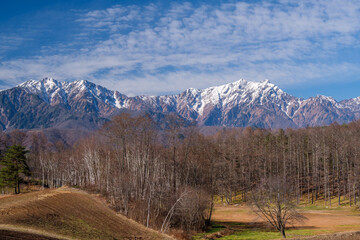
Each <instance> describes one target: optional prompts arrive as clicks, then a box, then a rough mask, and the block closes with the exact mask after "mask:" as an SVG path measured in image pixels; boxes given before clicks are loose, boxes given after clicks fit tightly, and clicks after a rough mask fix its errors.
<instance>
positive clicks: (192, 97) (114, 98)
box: [0, 78, 360, 129]
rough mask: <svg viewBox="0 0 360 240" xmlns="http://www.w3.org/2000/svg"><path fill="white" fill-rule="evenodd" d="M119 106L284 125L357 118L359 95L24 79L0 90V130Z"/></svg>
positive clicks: (95, 120) (102, 117) (83, 119)
mask: <svg viewBox="0 0 360 240" xmlns="http://www.w3.org/2000/svg"><path fill="white" fill-rule="evenodd" d="M121 111H135V112H147V113H149V114H150V115H152V116H153V117H154V119H156V120H159V121H160V120H161V119H163V118H162V116H163V115H164V114H168V113H175V114H177V115H178V116H180V117H182V118H184V119H186V120H189V121H195V122H197V124H198V125H200V126H228V127H245V126H255V127H263V128H287V127H293V128H297V127H305V126H320V125H328V124H331V123H333V122H338V123H347V122H350V121H353V120H355V119H358V118H360V97H358V98H354V99H349V100H344V101H341V102H337V101H335V100H334V99H333V98H331V97H326V96H321V95H319V96H316V97H311V98H309V99H301V98H296V97H294V96H292V95H290V94H288V93H286V92H284V91H282V90H281V89H280V88H278V87H277V86H275V85H274V84H272V83H270V82H269V81H267V80H265V81H262V82H249V81H245V80H239V81H237V82H234V83H229V84H225V85H221V86H217V87H210V88H206V89H201V90H199V89H193V88H190V89H187V90H185V91H184V92H181V93H179V94H176V95H166V96H136V97H128V96H126V95H124V94H121V93H119V92H118V91H111V90H108V89H106V88H104V87H102V86H100V85H96V84H94V83H91V82H89V81H85V80H81V81H74V82H71V83H68V82H59V81H56V80H54V79H52V78H44V79H42V80H40V81H34V80H30V81H27V82H24V83H22V84H20V85H18V86H16V87H14V88H11V89H8V90H3V91H1V92H0V125H1V127H2V129H14V128H20V129H34V128H49V127H65V128H78V127H79V128H88V129H96V128H98V127H99V126H101V125H102V124H103V123H104V122H106V121H108V119H110V118H111V117H112V116H114V115H116V114H118V113H120V112H121Z"/></svg>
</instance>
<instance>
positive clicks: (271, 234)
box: [219, 229, 332, 240]
mask: <svg viewBox="0 0 360 240" xmlns="http://www.w3.org/2000/svg"><path fill="white" fill-rule="evenodd" d="M285 233H286V236H287V238H293V237H305V236H314V235H318V234H325V233H332V232H331V231H326V230H307V229H290V230H287V231H286V232H285ZM279 238H282V236H281V234H280V233H279V232H277V231H266V230H263V229H248V230H243V231H238V232H235V233H234V234H231V235H228V236H224V237H222V238H219V239H224V240H225V239H228V240H230V239H231V240H240V239H247V240H260V239H264V240H266V239H279Z"/></svg>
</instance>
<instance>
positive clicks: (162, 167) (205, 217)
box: [1, 114, 360, 232]
mask: <svg viewBox="0 0 360 240" xmlns="http://www.w3.org/2000/svg"><path fill="white" fill-rule="evenodd" d="M11 144H22V145H27V146H29V147H28V148H29V151H30V152H29V153H28V165H29V167H30V169H31V172H32V177H31V179H33V181H34V180H36V181H37V182H38V183H39V184H41V185H42V186H43V187H50V188H54V187H60V186H62V185H64V184H66V185H71V186H77V187H80V188H84V189H87V190H91V191H94V192H98V193H101V194H102V195H103V196H105V197H106V199H107V200H108V201H109V203H110V204H111V206H113V208H114V209H116V210H117V211H119V212H121V213H123V214H124V215H127V216H129V217H131V218H133V219H135V220H137V221H140V222H142V223H143V224H144V225H145V226H149V227H152V228H156V229H160V230H162V231H164V232H166V231H167V230H168V229H169V228H181V229H184V230H195V229H200V228H202V227H204V226H205V224H206V223H207V222H209V220H210V218H211V212H212V207H213V203H214V199H217V200H218V201H220V200H221V201H223V202H225V203H232V201H233V200H234V198H235V197H236V198H241V199H242V200H243V201H247V200H248V199H249V197H250V196H251V192H252V190H253V189H255V188H256V186H257V185H258V184H260V183H261V182H264V181H266V180H267V179H270V178H272V177H277V178H281V179H283V181H284V182H286V183H289V185H291V186H292V191H293V192H294V194H293V196H294V201H295V202H298V203H299V202H300V201H304V200H305V201H307V202H309V203H313V202H314V201H316V200H318V199H323V200H324V201H325V204H327V205H331V204H334V201H333V202H332V203H331V201H330V199H331V198H332V199H334V198H336V199H337V204H340V201H341V200H343V199H347V200H348V204H350V205H355V204H358V203H359V201H360V200H359V193H360V185H359V176H360V122H359V121H358V122H353V123H350V124H348V125H342V126H340V125H338V124H332V125H330V126H327V127H309V128H305V129H287V130H281V129H280V130H270V129H253V128H251V127H248V128H245V129H239V128H236V129H223V130H220V131H218V132H217V133H216V134H215V135H213V136H204V135H202V134H200V133H199V130H198V129H197V128H196V127H194V126H187V127H185V125H184V123H183V122H182V121H181V120H179V119H177V118H175V117H169V118H168V119H167V125H166V126H165V127H164V126H163V127H159V126H157V125H156V124H155V123H154V122H153V121H152V120H151V119H150V118H148V117H146V116H145V117H144V116H141V117H139V116H131V115H130V114H122V115H119V116H117V117H115V118H114V119H113V120H112V121H111V122H109V123H107V124H105V125H104V126H103V128H102V129H101V130H99V131H97V132H96V133H94V134H92V135H91V136H89V137H87V138H86V139H82V140H81V141H78V142H77V143H76V144H75V145H74V146H73V147H71V148H69V147H65V146H64V145H63V144H62V143H61V142H59V143H55V144H51V143H49V142H48V141H47V139H46V137H45V136H44V135H43V134H41V132H38V133H33V134H32V135H31V136H27V137H25V134H24V133H23V132H21V131H13V132H12V133H10V134H5V133H2V135H1V151H2V152H4V150H5V149H6V147H7V146H10V145H11Z"/></svg>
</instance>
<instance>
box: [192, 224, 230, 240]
mask: <svg viewBox="0 0 360 240" xmlns="http://www.w3.org/2000/svg"><path fill="white" fill-rule="evenodd" d="M225 228H226V227H225V226H223V225H220V224H216V223H213V224H211V227H210V228H208V229H207V230H206V231H205V232H203V233H198V234H196V235H195V236H193V237H192V239H193V240H201V239H204V237H205V236H207V235H209V234H212V233H216V232H220V231H221V230H224V229H225Z"/></svg>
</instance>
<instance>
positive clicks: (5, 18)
mask: <svg viewBox="0 0 360 240" xmlns="http://www.w3.org/2000/svg"><path fill="white" fill-rule="evenodd" d="M359 34H360V4H359V2H358V0H343V1H338V0H318V1H315V0H311V1H310V0H303V1H295V0H294V1H292V0H279V1H189V2H184V1H135V0H133V1H131V0H128V1H113V0H104V1H95V0H94V1H91V0H90V1H89V0H86V1H85V0H76V1H66V0H62V1H58V0H51V1H48V0H46V1H45V0H43V1H42V0H32V1H28V0H14V1H7V0H6V1H5V0H0V89H5V88H9V87H12V86H15V85H16V84H19V83H21V82H23V81H26V80H29V79H42V78H44V77H46V76H52V77H54V78H55V79H57V80H60V81H72V80H76V79H87V80H90V81H93V82H95V83H97V84H101V85H103V86H105V87H107V88H109V89H116V90H118V91H120V92H121V93H124V94H128V95H139V94H151V95H158V94H167V93H178V92H180V91H182V90H184V89H186V88H189V87H194V88H206V87H209V86H214V85H220V84H224V83H228V82H233V81H236V80H238V79H240V78H243V79H246V80H249V81H261V80H263V79H269V80H270V81H271V82H272V83H274V84H276V85H278V86H279V87H280V88H282V89H283V90H285V91H287V92H288V93H290V94H293V95H295V96H297V97H304V98H306V97H309V96H315V95H317V94H323V95H328V96H333V97H335V99H337V100H342V99H346V98H352V97H357V96H360V91H358V89H360V67H359V66H360V35H359Z"/></svg>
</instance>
